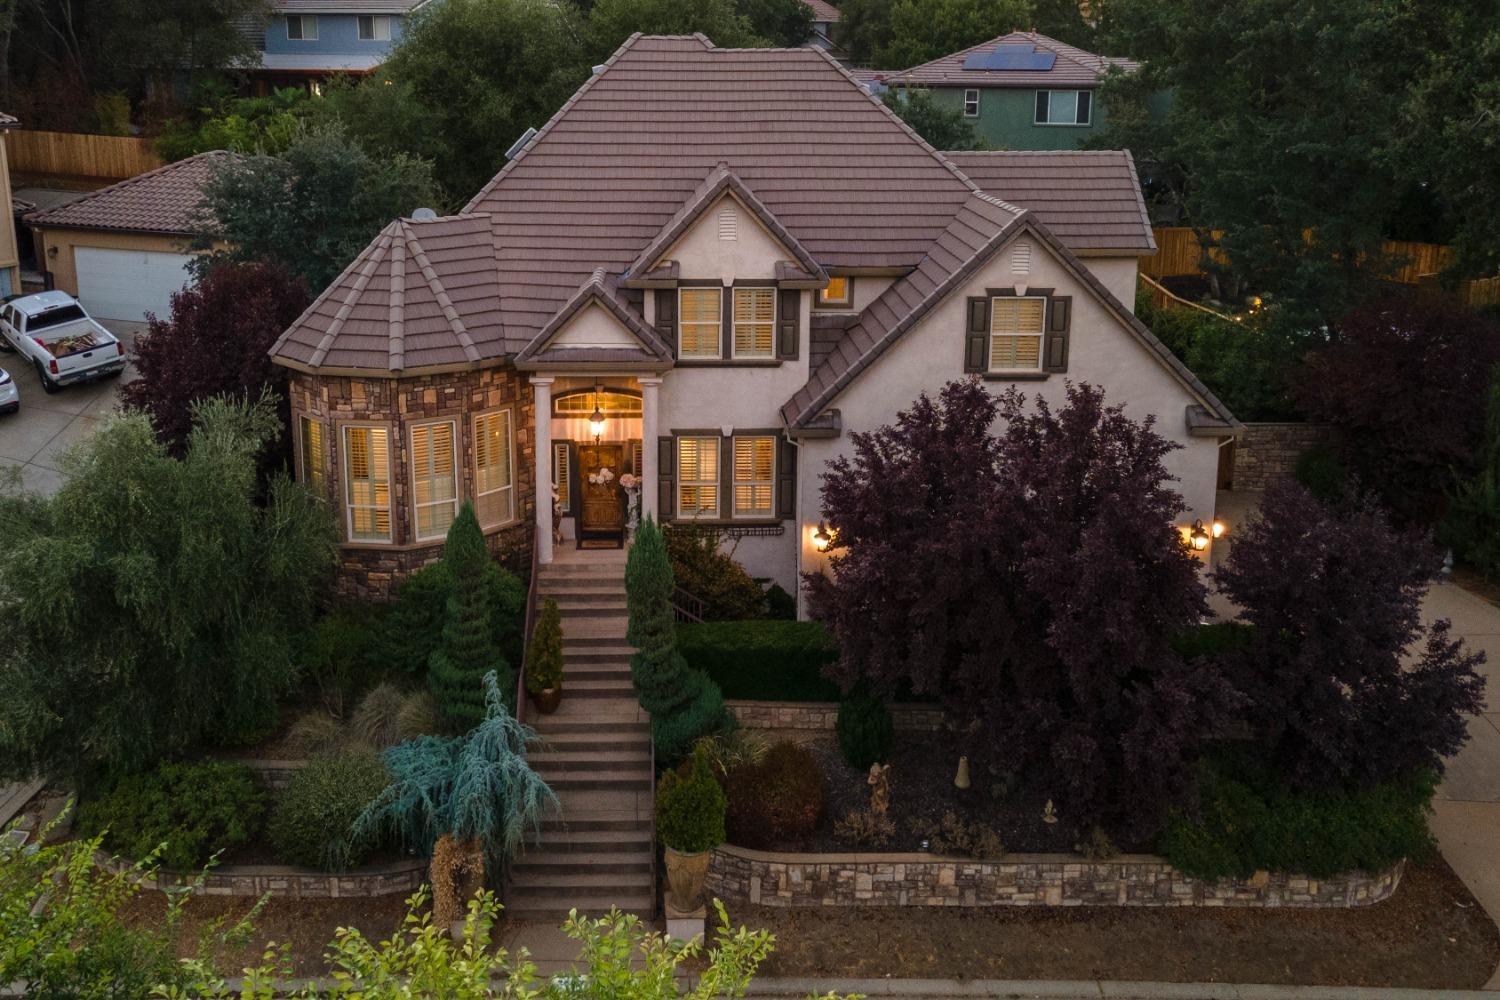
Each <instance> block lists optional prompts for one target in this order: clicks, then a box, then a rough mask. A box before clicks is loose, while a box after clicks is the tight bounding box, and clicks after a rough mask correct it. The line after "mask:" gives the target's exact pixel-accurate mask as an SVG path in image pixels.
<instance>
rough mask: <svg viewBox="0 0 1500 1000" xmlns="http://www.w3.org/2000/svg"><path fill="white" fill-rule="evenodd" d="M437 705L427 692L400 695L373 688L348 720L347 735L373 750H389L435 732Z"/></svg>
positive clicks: (388, 689)
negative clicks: (398, 744)
mask: <svg viewBox="0 0 1500 1000" xmlns="http://www.w3.org/2000/svg"><path fill="white" fill-rule="evenodd" d="M438 725H439V719H438V710H437V703H436V702H435V701H434V700H433V698H432V694H431V693H430V692H428V691H402V690H401V689H400V688H398V687H396V686H395V685H394V684H377V685H376V686H375V687H373V688H371V689H370V690H369V691H368V692H366V693H365V696H364V697H363V698H361V699H360V702H359V706H358V707H357V708H355V710H354V714H353V715H352V716H351V717H350V718H349V730H350V735H352V736H353V737H354V738H355V739H357V740H359V741H360V742H362V743H364V744H365V745H366V746H369V747H373V748H374V749H376V750H384V749H385V748H386V747H393V746H395V745H396V744H397V743H400V742H401V741H402V740H409V739H412V738H413V737H416V736H421V735H423V734H424V733H431V732H435V731H436V730H437V727H438Z"/></svg>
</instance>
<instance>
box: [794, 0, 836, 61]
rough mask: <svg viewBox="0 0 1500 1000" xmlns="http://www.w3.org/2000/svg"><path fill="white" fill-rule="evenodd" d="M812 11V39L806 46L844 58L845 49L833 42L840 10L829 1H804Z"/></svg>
mask: <svg viewBox="0 0 1500 1000" xmlns="http://www.w3.org/2000/svg"><path fill="white" fill-rule="evenodd" d="M802 3H803V5H804V6H805V7H807V8H808V9H809V10H811V11H812V37H811V38H809V39H808V40H807V42H806V43H805V44H807V45H812V46H816V47H817V48H820V49H824V50H825V51H827V52H831V53H832V54H833V55H835V56H838V57H840V58H842V57H843V56H844V54H845V53H844V48H843V46H841V45H839V44H838V43H837V42H835V41H834V40H833V33H834V30H835V29H834V25H835V24H838V23H839V20H840V18H841V15H840V14H839V9H838V8H837V7H835V6H834V5H833V4H831V3H828V0H802Z"/></svg>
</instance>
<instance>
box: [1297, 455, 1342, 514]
mask: <svg viewBox="0 0 1500 1000" xmlns="http://www.w3.org/2000/svg"><path fill="white" fill-rule="evenodd" d="M1293 474H1294V475H1295V476H1296V479H1297V482H1299V483H1301V484H1302V485H1303V486H1305V487H1307V492H1309V493H1311V494H1312V495H1313V496H1315V497H1317V498H1318V499H1319V500H1321V501H1322V502H1323V503H1337V502H1338V501H1339V500H1342V499H1343V498H1344V497H1345V496H1347V495H1348V493H1349V470H1348V469H1347V468H1346V467H1345V466H1344V463H1343V462H1342V461H1341V460H1340V459H1339V453H1338V450H1337V449H1336V448H1334V447H1333V445H1331V444H1319V445H1314V446H1313V447H1311V448H1309V449H1307V450H1306V451H1304V452H1303V453H1302V454H1300V455H1298V456H1297V467H1296V469H1295V470H1294V472H1293Z"/></svg>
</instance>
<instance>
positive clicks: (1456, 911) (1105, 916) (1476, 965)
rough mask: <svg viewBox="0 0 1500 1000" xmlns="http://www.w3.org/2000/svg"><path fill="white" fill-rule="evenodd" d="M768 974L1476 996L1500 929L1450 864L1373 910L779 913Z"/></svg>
mask: <svg viewBox="0 0 1500 1000" xmlns="http://www.w3.org/2000/svg"><path fill="white" fill-rule="evenodd" d="M730 917H731V919H732V920H734V921H735V922H736V923H744V924H746V925H747V926H751V927H764V928H767V929H769V930H771V931H772V932H774V933H775V934H776V952H775V953H774V954H773V955H772V956H771V958H770V960H769V961H768V962H767V963H766V965H765V966H764V967H763V969H762V970H761V971H762V974H763V975H767V976H827V977H832V978H838V977H850V978H854V977H884V976H893V977H941V978H945V979H946V978H958V979H979V978H997V979H1116V980H1166V981H1172V982H1241V983H1245V982H1249V983H1285V984H1291V983H1296V984H1306V985H1325V986H1335V985H1337V986H1390V987H1396V986H1406V987H1426V988H1430V989H1476V988H1478V987H1480V986H1482V985H1483V984H1484V983H1485V982H1486V981H1487V980H1488V979H1489V977H1490V975H1491V974H1492V973H1493V972H1494V969H1495V966H1496V965H1497V963H1500V932H1497V930H1496V928H1495V925H1494V924H1493V923H1492V922H1491V921H1490V919H1489V918H1488V917H1487V916H1486V915H1485V912H1484V910H1483V909H1482V908H1481V907H1480V906H1479V904H1478V903H1477V902H1476V901H1475V899H1474V897H1473V896H1472V895H1471V894H1470V893H1469V891H1468V890H1467V889H1466V888H1464V885H1463V883H1462V882H1460V881H1459V880H1458V878H1457V876H1455V875H1454V874H1453V872H1452V871H1451V870H1450V869H1449V868H1448V866H1447V864H1446V863H1444V862H1442V861H1440V860H1439V861H1434V862H1432V863H1428V864H1422V865H1411V866H1409V867H1408V868H1407V872H1406V876H1405V877H1404V878H1403V879H1402V882H1401V886H1400V888H1399V889H1398V890H1397V891H1396V893H1395V895H1394V896H1393V897H1392V898H1391V899H1389V900H1387V901H1386V902H1383V903H1381V904H1379V905H1377V906H1372V907H1368V908H1364V909H1355V910H1349V909H1335V910H1291V909H1278V910H1229V909H1203V908H1199V907H1193V908H1185V909H1165V910H1139V909H1117V908H1113V907H1070V908H1066V909H1060V908H1047V909H1013V908H1007V907H1002V908H995V909H977V910H976V909H963V910H932V909H921V910H912V909H897V908H878V909H849V908H835V909H816V910H814V909H779V908H775V907H760V906H748V905H739V906H734V907H731V908H730Z"/></svg>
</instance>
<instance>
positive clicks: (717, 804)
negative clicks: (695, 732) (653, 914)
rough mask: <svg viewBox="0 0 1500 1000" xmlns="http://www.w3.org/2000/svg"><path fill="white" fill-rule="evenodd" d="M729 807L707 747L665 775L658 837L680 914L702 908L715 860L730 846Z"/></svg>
mask: <svg viewBox="0 0 1500 1000" xmlns="http://www.w3.org/2000/svg"><path fill="white" fill-rule="evenodd" d="M728 808H729V800H728V799H727V798H725V796H724V789H722V788H720V787H719V782H718V781H717V780H716V779H715V778H714V774H713V767H712V765H711V764H710V763H709V760H708V755H707V752H706V749H705V748H704V747H703V746H702V745H701V744H700V745H699V747H698V748H697V749H696V750H695V751H694V752H693V756H692V759H691V760H690V761H689V762H688V763H687V764H685V765H684V766H683V767H682V768H681V769H680V770H678V771H668V772H667V773H666V774H664V775H662V778H661V782H660V783H659V784H658V785H657V786H656V833H657V836H658V837H660V838H661V842H662V846H663V848H664V854H665V856H666V869H667V904H668V905H669V906H670V907H671V908H672V909H673V910H676V911H677V912H678V913H691V912H693V911H694V910H695V909H697V907H698V901H699V899H700V897H701V896H702V895H703V881H704V879H705V878H707V877H708V862H709V859H710V858H711V857H712V856H713V849H714V848H715V847H718V846H719V845H720V844H722V843H723V842H724V814H725V813H726V812H727V811H728Z"/></svg>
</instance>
